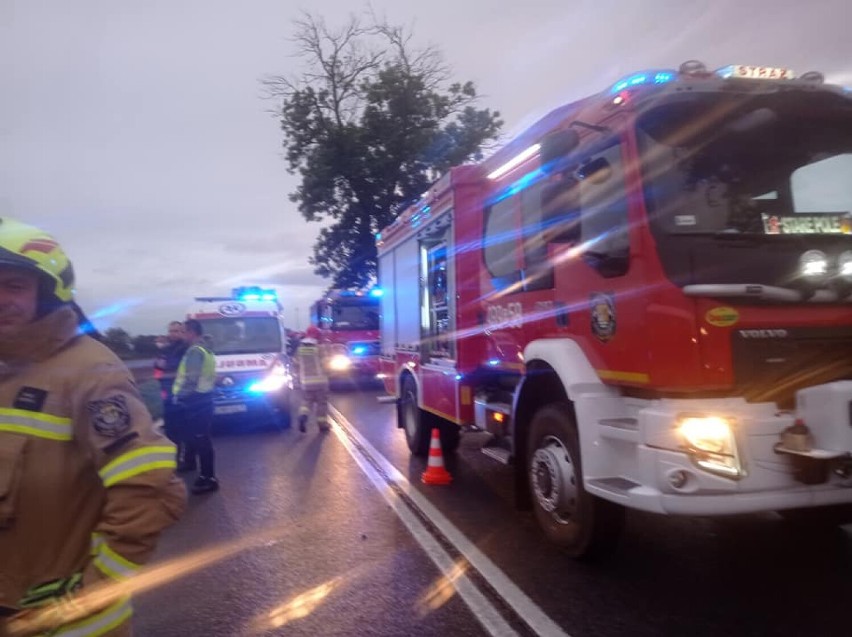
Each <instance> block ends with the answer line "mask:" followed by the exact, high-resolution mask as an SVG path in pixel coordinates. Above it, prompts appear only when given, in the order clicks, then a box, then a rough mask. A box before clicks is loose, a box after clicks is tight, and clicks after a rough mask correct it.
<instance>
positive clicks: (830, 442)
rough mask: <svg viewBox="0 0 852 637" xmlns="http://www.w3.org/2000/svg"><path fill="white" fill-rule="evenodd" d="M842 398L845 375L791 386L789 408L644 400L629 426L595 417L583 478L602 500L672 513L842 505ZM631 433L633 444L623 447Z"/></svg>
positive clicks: (846, 433) (849, 416)
mask: <svg viewBox="0 0 852 637" xmlns="http://www.w3.org/2000/svg"><path fill="white" fill-rule="evenodd" d="M850 405H852V381H839V382H835V383H828V384H826V385H820V386H817V387H811V388H808V389H805V390H801V391H800V392H799V393H798V395H797V409H796V411H795V413H793V412H779V411H778V410H777V408H776V406H775V405H774V404H771V403H747V402H746V401H745V400H743V399H740V398H725V399H706V400H703V399H702V400H698V399H695V400H691V399H685V400H674V399H672V400H669V399H664V400H655V401H649V402H648V403H646V404H645V405H644V406H643V407H641V408H640V409H639V410H638V413H637V417H636V418H635V419H626V421H628V422H629V421H630V420H635V429H634V428H631V427H629V426H627V424H625V420H618V421H617V422H615V421H605V420H601V421H599V422H600V425H601V426H600V427H599V433H600V435H599V437H598V439H597V440H594V441H590V442H591V443H592V446H593V447H594V448H595V451H594V452H593V453H592V455H591V456H590V457H594V460H593V461H592V462H589V463H586V467H585V469H586V470H585V474H586V480H585V484H586V487H587V490H588V491H589V492H590V493H594V494H595V495H599V496H601V497H604V498H606V499H608V500H612V501H616V502H620V503H622V504H625V505H626V506H629V507H632V508H638V509H642V510H646V511H652V512H657V513H667V514H678V515H731V514H739V513H753V512H760V511H774V510H784V509H801V508H809V507H821V506H829V505H836V504H852V413H850V412H852V407H850ZM616 425H618V426H616ZM631 439H632V440H633V441H635V442H636V443H637V444H636V445H635V446H631V445H625V444H624V443H625V442H627V441H629V440H631ZM633 454H635V455H634V456H633V460H631V459H630V458H629V456H630V455H633ZM586 455H587V453H586V450H585V449H584V457H585V456H586ZM612 467H619V468H620V471H619V473H618V475H617V476H613V475H611V474H612V473H613V472H612Z"/></svg>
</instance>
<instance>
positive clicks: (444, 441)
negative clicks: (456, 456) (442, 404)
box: [440, 418, 461, 453]
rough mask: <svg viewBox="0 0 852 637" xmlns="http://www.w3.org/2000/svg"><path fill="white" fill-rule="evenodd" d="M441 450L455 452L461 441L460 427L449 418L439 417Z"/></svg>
mask: <svg viewBox="0 0 852 637" xmlns="http://www.w3.org/2000/svg"><path fill="white" fill-rule="evenodd" d="M440 431H441V451H443V452H444V453H455V451H456V449H458V448H459V442H461V427H459V426H458V425H457V424H456V423H454V422H450V421H449V420H444V419H443V418H441V419H440Z"/></svg>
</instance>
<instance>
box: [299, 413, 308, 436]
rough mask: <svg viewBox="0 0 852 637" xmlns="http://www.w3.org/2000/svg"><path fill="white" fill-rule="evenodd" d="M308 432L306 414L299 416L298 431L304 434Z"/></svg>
mask: <svg viewBox="0 0 852 637" xmlns="http://www.w3.org/2000/svg"><path fill="white" fill-rule="evenodd" d="M307 430H308V416H307V415H306V414H302V415H301V416H299V431H301V432H302V433H305V432H306V431H307Z"/></svg>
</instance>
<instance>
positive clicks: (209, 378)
mask: <svg viewBox="0 0 852 637" xmlns="http://www.w3.org/2000/svg"><path fill="white" fill-rule="evenodd" d="M199 354H200V355H201V356H202V359H201V369H200V370H198V369H189V368H190V365H188V364H187V361H189V360H190V359H193V358H196V357H197V356H198V355H199ZM192 367H193V368H194V367H195V365H194V363H193V365H192ZM215 384H216V357H215V356H214V355H213V352H211V351H210V350H208V349H206V348H205V347H204V346H203V345H199V344H197V343H196V344H195V345H193V346H192V347H190V348H189V349H188V350H186V354H184V355H183V358H182V359H181V361H180V365H178V370H177V377H176V378H175V384H174V387H173V389H172V393H173V394H174V395H175V396H176V397H181V396H184V397H185V396H187V395H188V394H209V393H210V392H212V391H213V387H214V386H215Z"/></svg>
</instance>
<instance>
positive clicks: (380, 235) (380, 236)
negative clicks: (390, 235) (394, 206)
mask: <svg viewBox="0 0 852 637" xmlns="http://www.w3.org/2000/svg"><path fill="white" fill-rule="evenodd" d="M381 240H382V233H381V232H377V233H376V241H381Z"/></svg>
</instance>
